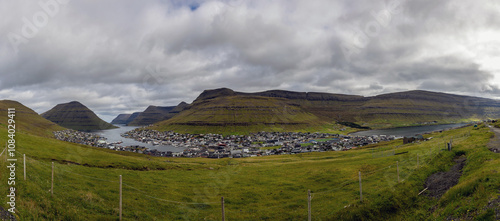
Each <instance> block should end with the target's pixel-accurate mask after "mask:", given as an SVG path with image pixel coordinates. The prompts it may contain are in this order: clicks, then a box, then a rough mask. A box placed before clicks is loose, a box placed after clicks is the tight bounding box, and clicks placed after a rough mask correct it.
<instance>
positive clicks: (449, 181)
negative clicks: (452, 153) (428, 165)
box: [424, 156, 467, 198]
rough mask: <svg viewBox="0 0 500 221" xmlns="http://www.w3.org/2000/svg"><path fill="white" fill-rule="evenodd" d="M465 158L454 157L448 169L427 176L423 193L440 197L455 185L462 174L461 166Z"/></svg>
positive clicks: (462, 166) (463, 164)
mask: <svg viewBox="0 0 500 221" xmlns="http://www.w3.org/2000/svg"><path fill="white" fill-rule="evenodd" d="M465 160H467V158H466V157H465V156H461V157H459V158H456V159H455V160H454V161H455V165H453V167H451V169H450V170H449V171H446V172H437V173H434V174H432V175H430V176H429V177H427V180H425V186H424V187H426V188H427V191H426V192H425V193H424V195H427V196H430V197H435V198H440V197H441V196H442V195H443V194H444V193H446V191H447V190H448V189H450V188H451V187H453V186H455V185H457V183H458V179H460V176H462V168H464V166H465Z"/></svg>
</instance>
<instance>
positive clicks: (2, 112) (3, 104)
mask: <svg viewBox="0 0 500 221" xmlns="http://www.w3.org/2000/svg"><path fill="white" fill-rule="evenodd" d="M9 108H15V117H14V120H15V125H16V132H17V133H30V134H34V135H38V136H44V137H47V136H49V137H53V136H54V135H53V134H52V132H53V131H57V130H64V128H62V127H61V126H59V125H57V124H55V123H53V122H51V121H49V120H47V119H45V118H43V117H41V116H40V115H38V113H36V112H35V111H33V110H32V109H30V108H28V107H26V106H24V105H23V104H21V103H19V102H17V101H12V100H0V127H1V128H5V129H7V126H6V125H7V120H8V117H7V110H8V109H9Z"/></svg>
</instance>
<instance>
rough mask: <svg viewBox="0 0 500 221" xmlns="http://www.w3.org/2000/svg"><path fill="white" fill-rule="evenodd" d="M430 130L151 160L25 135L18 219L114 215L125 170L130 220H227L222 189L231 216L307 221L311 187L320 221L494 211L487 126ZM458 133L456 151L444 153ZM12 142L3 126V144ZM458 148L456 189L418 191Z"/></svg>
mask: <svg viewBox="0 0 500 221" xmlns="http://www.w3.org/2000/svg"><path fill="white" fill-rule="evenodd" d="M469 134H470V136H468V135H469ZM428 136H433V137H434V138H433V139H432V140H430V141H426V142H421V143H418V144H407V145H402V144H401V143H402V141H401V140H396V141H392V142H388V143H383V144H377V145H372V146H368V147H365V148H362V149H358V150H352V151H342V152H324V153H308V154H299V155H283V156H269V157H258V158H244V159H221V160H213V159H201V158H196V159H188V158H157V157H149V156H146V155H141V154H133V153H125V152H114V151H109V150H102V149H97V148H89V147H86V146H82V145H75V144H71V143H66V142H62V141H57V140H52V139H47V138H41V137H38V136H33V135H29V134H23V133H21V134H18V136H16V137H17V138H18V143H19V146H18V151H19V154H20V153H25V154H27V156H28V157H29V158H28V162H27V170H28V177H27V180H26V181H24V180H22V173H21V172H20V171H21V169H22V165H18V167H17V168H18V170H19V172H18V173H17V176H18V185H17V186H16V187H17V188H18V192H17V194H18V198H17V200H18V204H17V208H18V212H17V213H16V214H17V215H18V217H19V218H20V220H116V219H117V217H118V182H117V181H118V176H119V175H123V182H124V186H123V191H124V192H123V206H124V207H123V208H124V219H125V220H177V219H186V220H203V219H205V220H220V218H221V212H220V197H221V196H224V198H225V206H226V207H225V209H226V218H227V219H229V220H305V219H306V217H307V190H308V189H310V190H311V191H312V193H313V198H312V211H313V213H312V216H313V219H314V220H338V219H343V220H360V219H365V220H367V219H375V220H385V219H394V220H398V219H404V220H422V219H429V220H436V219H437V220H446V219H447V218H454V217H466V216H475V217H480V216H482V217H486V218H487V217H491V213H492V212H491V211H492V210H491V209H489V208H488V203H490V202H493V200H494V199H497V198H498V197H499V193H498V191H499V189H500V174H499V173H498V168H499V167H500V156H499V155H498V154H495V153H492V152H490V151H489V150H487V148H486V147H485V145H486V143H487V142H488V140H489V138H490V137H491V133H490V132H489V129H488V128H485V127H484V126H482V125H481V126H479V128H477V129H473V128H472V127H467V128H462V129H458V130H453V131H446V132H443V133H436V134H432V135H428ZM451 138H453V143H454V146H455V147H454V151H452V152H448V151H443V147H444V142H445V141H449V140H450V139H451ZM6 139H7V135H6V130H5V129H4V128H0V143H5V141H6ZM417 154H418V156H419V166H418V167H417V164H416V158H417ZM461 154H465V155H466V157H467V159H468V160H467V165H466V167H465V168H464V176H463V177H462V178H461V179H460V182H459V184H458V185H457V186H455V187H453V188H452V189H450V190H449V191H448V192H447V193H446V194H445V195H444V196H443V197H442V198H441V199H433V198H428V197H425V196H417V194H418V192H420V191H421V190H422V189H423V183H424V181H425V178H426V177H427V176H428V175H430V174H432V173H434V172H437V171H445V170H447V169H448V168H449V167H450V166H451V165H452V164H453V163H452V159H453V158H454V157H455V156H456V155H461ZM18 158H21V156H20V155H19V156H18ZM0 159H1V160H0V170H1V171H2V172H1V173H0V182H1V183H6V179H7V176H6V174H7V173H6V172H5V170H6V165H5V163H6V162H5V158H4V156H2V157H1V158H0ZM51 161H55V162H56V163H55V168H56V169H55V182H56V184H55V187H54V196H53V197H51V195H50V193H49V192H48V190H49V189H50V181H49V180H50V171H51V170H50V162H51ZM396 161H399V163H398V164H399V169H400V179H401V181H402V182H401V183H399V184H398V183H397V173H396V167H395V166H396ZM19 162H20V161H19ZM358 171H361V172H362V178H363V198H364V201H363V202H362V203H360V202H359V183H358ZM0 194H2V195H4V196H5V195H6V194H7V193H6V189H5V188H2V189H1V190H0ZM492 205H493V204H492ZM2 206H4V205H2ZM431 208H432V209H431Z"/></svg>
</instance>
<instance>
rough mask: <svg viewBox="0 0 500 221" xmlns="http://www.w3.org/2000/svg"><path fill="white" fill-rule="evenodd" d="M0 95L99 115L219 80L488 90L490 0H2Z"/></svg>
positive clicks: (496, 46)
mask: <svg viewBox="0 0 500 221" xmlns="http://www.w3.org/2000/svg"><path fill="white" fill-rule="evenodd" d="M0 2H1V3H0V16H1V19H0V34H1V37H0V76H1V78H0V99H12V100H17V101H20V102H22V103H23V104H25V105H27V106H28V107H30V108H32V109H34V110H35V111H37V112H38V113H42V112H44V111H47V110H49V109H50V108H52V107H53V106H55V105H56V104H58V103H65V102H69V101H73V100H77V101H80V102H82V103H83V104H85V105H86V106H88V107H89V108H91V109H92V110H94V111H95V112H96V113H97V114H98V115H99V116H100V117H102V118H103V119H105V120H108V121H110V120H111V119H113V118H114V117H115V116H116V115H117V114H119V113H131V112H134V111H142V110H144V109H145V108H146V107H147V106H148V105H160V106H170V105H176V104H178V103H179V102H181V101H186V102H188V103H190V102H192V101H193V99H195V98H196V97H197V96H198V95H199V94H200V93H201V92H202V91H203V90H204V89H213V88H219V87H228V88H232V89H234V90H237V91H244V92H255V91H264V90H270V89H285V90H294V91H309V92H311V91H317V92H332V93H345V94H358V95H365V96H371V95H376V94H381V93H387V92H396V91H405V90H415V89H422V90H431V91H441V92H449V93H457V94H465V95H474V96H481V97H489V98H500V90H499V85H500V13H499V12H500V2H499V1H496V0H483V1H478V0H469V1H467V0H466V1H452V0H442V1H435V0H419V1H402V0H385V1H370V0H354V1H353V0H324V1H323V0H313V1H308V0H247V1H241V0H219V1H194V0H193V1H183V0H171V1H167V0H156V1H155V0H151V1H136V0H107V1H83V0H40V1H29V0H20V1H14V0H1V1H0Z"/></svg>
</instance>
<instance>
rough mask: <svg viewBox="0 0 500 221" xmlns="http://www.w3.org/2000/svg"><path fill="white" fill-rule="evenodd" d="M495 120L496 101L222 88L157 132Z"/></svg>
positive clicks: (207, 92)
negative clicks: (236, 90)
mask: <svg viewBox="0 0 500 221" xmlns="http://www.w3.org/2000/svg"><path fill="white" fill-rule="evenodd" d="M498 117H500V102H499V101H497V100H492V99H486V98H479V97H470V96H461V95H453V94H445V93H437V92H429V91H407V92H399V93H390V94H383V95H378V96H373V97H363V96H356V95H342V94H329V93H314V92H310V93H306V92H292V91H283V90H272V91H265V92H258V93H242V92H235V91H233V90H231V89H227V88H220V89H215V90H205V91H204V92H203V93H201V94H200V95H199V96H198V98H196V100H195V101H194V102H193V103H192V104H191V105H189V106H188V107H186V110H185V111H183V112H180V114H179V115H177V116H175V117H173V118H172V119H170V120H167V121H163V122H160V123H158V125H157V126H156V128H158V129H162V130H178V131H182V132H200V131H201V132H203V131H208V132H219V131H226V132H228V131H231V132H233V133H247V132H250V131H262V130H270V131H276V130H287V129H289V130H303V131H304V130H305V131H307V130H311V129H312V128H315V129H318V128H319V129H321V128H323V129H329V128H331V127H332V125H333V124H334V123H335V122H339V123H342V124H345V125H361V126H364V127H369V128H388V127H402V126H415V125H424V124H436V123H437V124H445V123H453V122H468V121H474V120H482V119H491V118H498ZM276 125H281V126H277V127H276ZM285 125H286V126H285ZM291 125H293V127H292V126H291ZM320 125H321V126H320ZM240 126H241V127H240ZM249 126H251V127H249Z"/></svg>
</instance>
